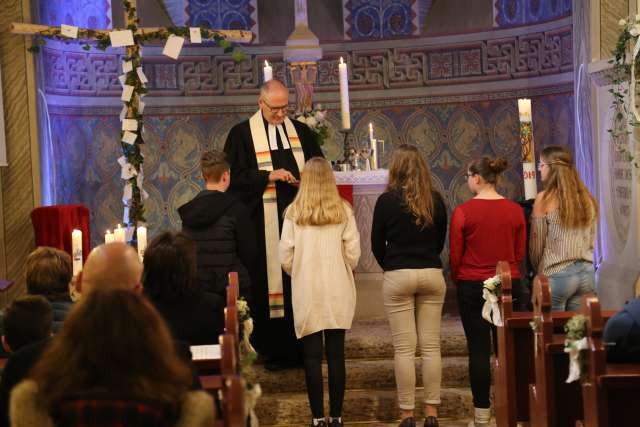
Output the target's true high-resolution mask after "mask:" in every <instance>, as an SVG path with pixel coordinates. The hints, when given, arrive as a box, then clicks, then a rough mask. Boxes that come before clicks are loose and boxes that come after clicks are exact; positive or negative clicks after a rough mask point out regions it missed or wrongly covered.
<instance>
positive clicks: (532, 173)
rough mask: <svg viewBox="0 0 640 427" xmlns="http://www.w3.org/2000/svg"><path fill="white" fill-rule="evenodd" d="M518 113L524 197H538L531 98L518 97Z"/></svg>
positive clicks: (529, 198) (527, 198)
mask: <svg viewBox="0 0 640 427" xmlns="http://www.w3.org/2000/svg"><path fill="white" fill-rule="evenodd" d="M518 115H519V118H520V144H521V146H522V175H523V177H524V198H525V200H531V199H535V198H536V194H537V193H538V186H537V184H536V163H535V154H534V150H533V148H534V144H533V123H532V116H531V100H530V99H527V98H525V99H518Z"/></svg>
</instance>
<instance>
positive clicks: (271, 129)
mask: <svg viewBox="0 0 640 427" xmlns="http://www.w3.org/2000/svg"><path fill="white" fill-rule="evenodd" d="M276 129H278V133H279V134H280V140H281V141H282V147H283V148H284V149H285V150H288V149H290V148H291V146H290V145H289V139H288V138H287V135H286V134H285V133H284V128H283V127H282V125H272V124H271V123H269V125H268V126H267V131H268V132H267V133H268V134H269V148H271V149H272V150H277V149H278V139H277V137H276Z"/></svg>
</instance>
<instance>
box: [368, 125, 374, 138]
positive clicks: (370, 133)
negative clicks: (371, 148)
mask: <svg viewBox="0 0 640 427" xmlns="http://www.w3.org/2000/svg"><path fill="white" fill-rule="evenodd" d="M371 140H373V123H369V141H371Z"/></svg>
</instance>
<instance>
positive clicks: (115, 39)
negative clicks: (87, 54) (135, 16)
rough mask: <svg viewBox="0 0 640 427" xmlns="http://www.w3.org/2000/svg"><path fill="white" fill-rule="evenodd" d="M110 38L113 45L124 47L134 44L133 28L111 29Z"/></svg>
mask: <svg viewBox="0 0 640 427" xmlns="http://www.w3.org/2000/svg"><path fill="white" fill-rule="evenodd" d="M109 39H111V46H113V47H124V46H133V45H134V42H133V32H132V31H131V30H122V31H111V32H110V33H109Z"/></svg>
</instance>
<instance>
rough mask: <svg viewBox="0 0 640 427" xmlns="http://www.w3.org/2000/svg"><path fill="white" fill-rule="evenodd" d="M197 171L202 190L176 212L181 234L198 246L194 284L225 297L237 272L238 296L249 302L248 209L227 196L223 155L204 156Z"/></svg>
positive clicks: (251, 245) (251, 251) (252, 247)
mask: <svg viewBox="0 0 640 427" xmlns="http://www.w3.org/2000/svg"><path fill="white" fill-rule="evenodd" d="M200 167H201V169H202V177H203V178H204V180H205V181H206V184H205V189H204V190H202V191H201V192H200V193H198V194H197V195H196V197H194V198H193V200H191V201H190V202H188V203H186V204H184V205H182V206H181V207H180V208H179V209H178V213H179V214H180V218H181V219H182V232H183V233H184V234H185V235H186V236H187V237H189V238H191V239H192V240H194V241H195V242H196V245H197V254H196V258H197V261H196V264H197V274H196V282H197V283H198V285H199V286H200V287H201V289H203V290H205V291H208V292H213V293H216V294H219V295H221V296H223V297H224V296H225V294H226V292H225V291H226V287H227V284H228V279H227V274H228V273H229V272H230V271H237V272H238V277H239V280H240V295H241V296H243V297H244V298H245V299H247V300H248V299H249V298H250V295H251V282H250V279H249V274H248V272H247V269H246V267H247V266H250V265H251V264H252V263H253V261H254V259H255V257H256V253H257V252H256V242H255V236H254V234H255V233H254V232H253V230H254V228H253V225H252V223H251V220H250V219H249V214H248V211H247V208H246V207H245V206H244V205H243V204H242V202H240V201H239V200H238V199H236V198H235V197H234V196H232V195H230V194H228V193H226V191H227V189H228V188H229V184H230V182H231V175H230V169H229V163H227V161H226V160H225V154H224V153H223V152H221V151H215V150H214V151H207V152H204V153H203V154H202V157H201V159H200ZM225 300H226V298H225Z"/></svg>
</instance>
